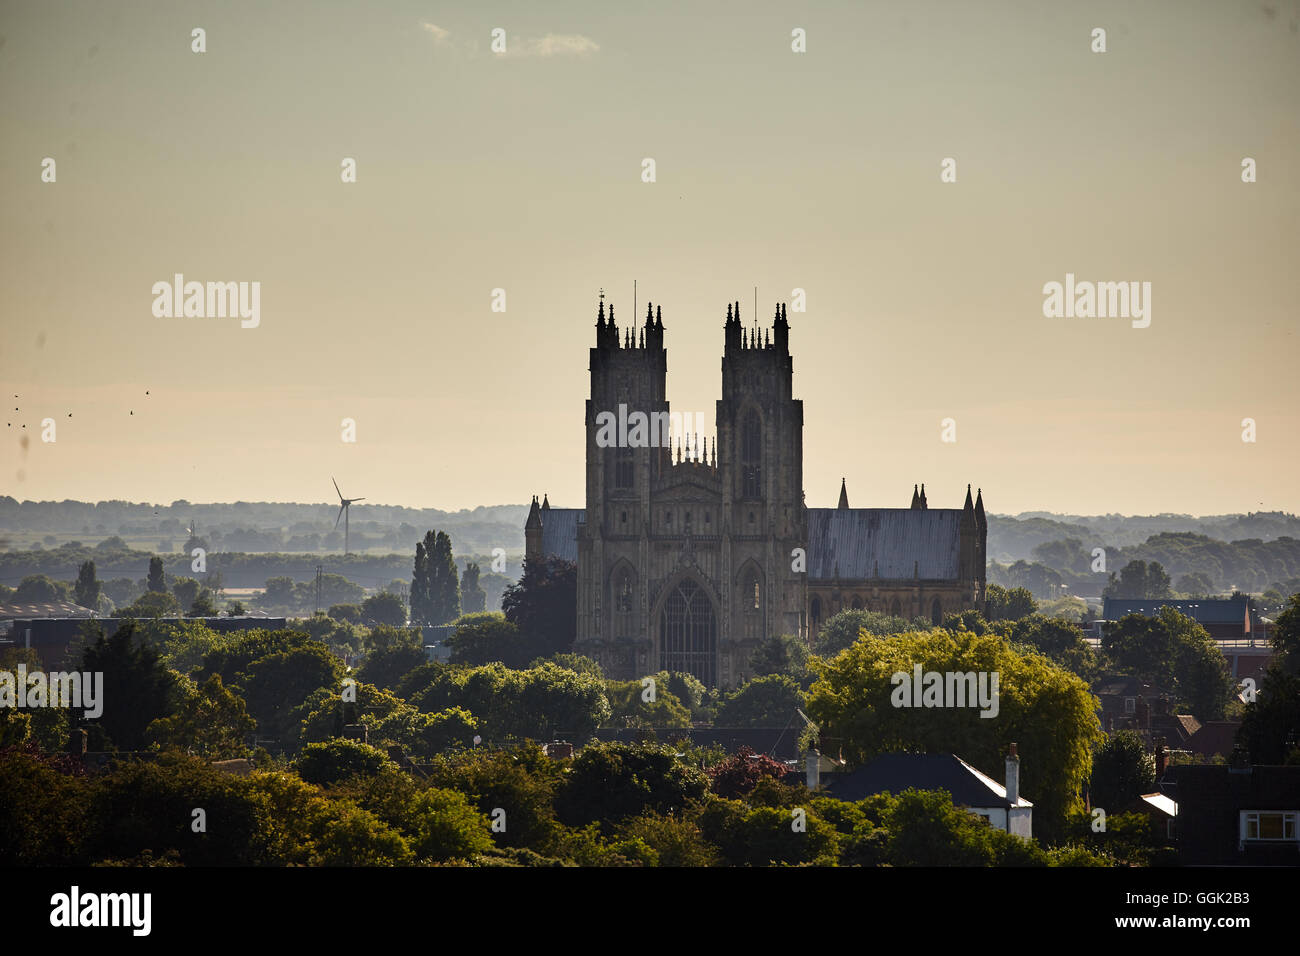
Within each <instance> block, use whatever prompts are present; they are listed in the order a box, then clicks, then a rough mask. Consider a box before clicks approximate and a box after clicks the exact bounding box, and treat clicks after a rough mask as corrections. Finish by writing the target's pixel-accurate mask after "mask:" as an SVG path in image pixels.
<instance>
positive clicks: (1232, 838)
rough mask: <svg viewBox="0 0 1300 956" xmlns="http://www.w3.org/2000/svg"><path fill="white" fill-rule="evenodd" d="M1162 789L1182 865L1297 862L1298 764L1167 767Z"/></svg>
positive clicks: (1299, 815)
mask: <svg viewBox="0 0 1300 956" xmlns="http://www.w3.org/2000/svg"><path fill="white" fill-rule="evenodd" d="M1160 790H1161V792H1162V793H1164V794H1165V795H1166V796H1169V797H1171V798H1172V799H1173V800H1174V801H1176V803H1177V813H1178V815H1177V819H1176V823H1175V829H1174V832H1175V835H1176V839H1177V843H1178V857H1179V860H1180V862H1182V863H1183V864H1184V865H1189V866H1300V767H1274V766H1262V765H1254V766H1249V765H1242V766H1226V767H1225V766H1216V765H1203V766H1178V767H1171V768H1169V772H1168V774H1167V775H1166V776H1165V777H1164V779H1163V781H1162V783H1161V786H1160Z"/></svg>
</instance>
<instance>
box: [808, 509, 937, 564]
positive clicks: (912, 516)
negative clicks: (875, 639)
mask: <svg viewBox="0 0 1300 956" xmlns="http://www.w3.org/2000/svg"><path fill="white" fill-rule="evenodd" d="M961 517H962V512H961V510H960V509H957V508H926V509H919V508H915V509H914V508H809V509H808V577H809V578H810V579H811V580H824V581H829V580H831V579H833V578H834V577H835V576H836V574H837V573H838V575H839V577H840V579H841V580H856V579H867V578H872V577H874V576H876V575H877V574H879V576H880V577H881V578H882V579H889V580H900V579H907V580H911V578H912V577H913V576H914V575H916V576H919V577H921V578H925V579H929V580H933V579H937V578H955V577H957V570H958V563H957V559H958V553H959V549H960V545H961Z"/></svg>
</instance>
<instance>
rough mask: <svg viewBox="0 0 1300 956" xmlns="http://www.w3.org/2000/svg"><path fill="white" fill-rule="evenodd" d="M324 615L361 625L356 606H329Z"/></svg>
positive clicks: (359, 609)
mask: <svg viewBox="0 0 1300 956" xmlns="http://www.w3.org/2000/svg"><path fill="white" fill-rule="evenodd" d="M325 614H326V615H327V616H328V617H331V618H333V619H334V620H336V621H347V622H348V623H349V624H360V623H361V607H360V605H357V604H331V605H330V609H329V610H328V611H326V612H325ZM403 623H405V622H403Z"/></svg>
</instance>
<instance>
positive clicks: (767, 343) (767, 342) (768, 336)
mask: <svg viewBox="0 0 1300 956" xmlns="http://www.w3.org/2000/svg"><path fill="white" fill-rule="evenodd" d="M763 340H764V341H763V348H765V349H770V348H771V347H772V333H771V332H767V331H764V332H763Z"/></svg>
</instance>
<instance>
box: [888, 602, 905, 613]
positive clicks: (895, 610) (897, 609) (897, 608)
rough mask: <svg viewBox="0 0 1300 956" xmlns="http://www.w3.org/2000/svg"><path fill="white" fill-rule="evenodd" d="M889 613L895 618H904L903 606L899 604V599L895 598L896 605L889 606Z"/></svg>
mask: <svg viewBox="0 0 1300 956" xmlns="http://www.w3.org/2000/svg"><path fill="white" fill-rule="evenodd" d="M889 613H890V614H892V615H893V616H894V617H902V616H903V605H902V604H900V603H899V601H898V598H894V603H893V604H891V605H890V606H889Z"/></svg>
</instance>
